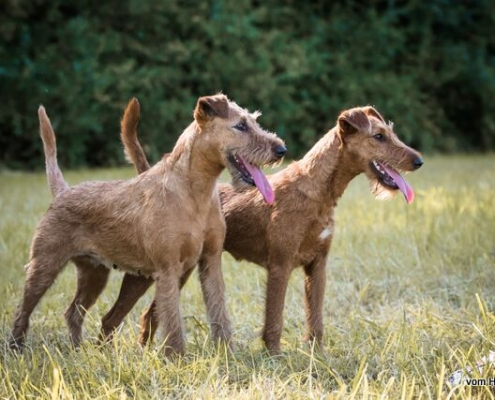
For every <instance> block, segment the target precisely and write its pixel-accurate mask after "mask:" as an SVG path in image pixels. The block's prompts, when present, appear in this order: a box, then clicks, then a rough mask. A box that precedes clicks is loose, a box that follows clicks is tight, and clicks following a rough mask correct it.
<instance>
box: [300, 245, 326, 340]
mask: <svg viewBox="0 0 495 400" xmlns="http://www.w3.org/2000/svg"><path fill="white" fill-rule="evenodd" d="M326 261H327V253H326V252H325V253H324V254H318V255H317V256H316V257H315V258H314V259H313V261H311V262H310V263H309V264H307V265H305V266H304V272H305V274H306V278H305V280H304V291H305V308H306V326H307V329H308V332H307V335H306V340H314V341H315V342H316V344H317V345H321V340H322V337H323V297H324V295H325V285H326Z"/></svg>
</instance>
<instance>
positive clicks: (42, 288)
mask: <svg viewBox="0 0 495 400" xmlns="http://www.w3.org/2000/svg"><path fill="white" fill-rule="evenodd" d="M48 250H49V249H48ZM67 262H68V257H67V258H65V257H63V256H60V257H58V258H57V257H55V256H54V255H53V253H51V252H50V251H45V252H43V253H42V254H36V255H33V256H32V257H31V261H30V262H29V264H28V265H27V268H26V281H25V284H24V294H23V298H22V301H21V303H20V304H19V306H18V308H17V311H16V313H15V316H14V324H13V329H12V336H11V339H10V343H9V345H10V348H12V349H14V350H22V348H23V347H24V341H25V337H26V334H27V331H28V329H29V317H30V316H31V314H32V312H33V311H34V309H35V307H36V306H37V304H38V303H39V301H40V300H41V298H42V297H43V295H44V294H45V293H46V291H47V290H48V288H49V287H50V286H51V285H52V284H53V282H54V281H55V279H56V278H57V276H58V274H59V272H60V271H61V270H62V269H63V267H64V266H65V265H66V264H67Z"/></svg>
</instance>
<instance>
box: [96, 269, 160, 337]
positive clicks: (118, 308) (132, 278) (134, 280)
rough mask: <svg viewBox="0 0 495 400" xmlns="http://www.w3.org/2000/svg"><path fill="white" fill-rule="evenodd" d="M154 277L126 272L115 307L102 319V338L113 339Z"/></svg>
mask: <svg viewBox="0 0 495 400" xmlns="http://www.w3.org/2000/svg"><path fill="white" fill-rule="evenodd" d="M153 282H154V281H153V278H151V277H146V276H138V275H132V274H125V275H124V279H123V280H122V286H121V287H120V292H119V297H118V298H117V301H116V302H115V304H114V305H113V307H112V308H111V309H110V311H108V313H106V315H105V316H104V317H103V318H102V320H101V334H100V340H109V339H111V337H112V335H113V332H114V331H115V329H116V328H117V327H118V326H119V325H120V324H121V323H122V321H123V320H124V318H125V316H126V315H127V314H128V313H129V311H131V309H132V307H134V305H135V304H136V302H137V301H138V300H139V299H140V298H141V296H143V295H144V294H145V293H146V291H147V290H148V288H149V287H150V286H151V285H152V284H153Z"/></svg>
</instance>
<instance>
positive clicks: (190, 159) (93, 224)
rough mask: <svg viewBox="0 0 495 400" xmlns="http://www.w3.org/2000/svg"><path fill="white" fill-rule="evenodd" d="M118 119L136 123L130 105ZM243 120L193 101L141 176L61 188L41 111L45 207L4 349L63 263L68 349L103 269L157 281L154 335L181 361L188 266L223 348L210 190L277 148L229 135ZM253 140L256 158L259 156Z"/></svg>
mask: <svg viewBox="0 0 495 400" xmlns="http://www.w3.org/2000/svg"><path fill="white" fill-rule="evenodd" d="M127 112H128V114H135V115H139V105H138V103H137V101H135V100H134V101H131V103H130V104H129V106H128V110H127ZM246 114H247V113H246V112H245V111H244V110H242V109H241V108H240V107H238V106H237V105H236V104H235V103H231V102H230V101H228V99H227V97H226V96H223V95H217V96H210V97H203V98H200V99H199V100H198V104H197V107H196V109H195V113H194V117H195V121H194V122H193V123H191V125H190V126H189V127H188V128H187V129H186V130H185V131H184V132H183V134H182V135H181V136H180V138H179V140H178V142H177V144H176V146H175V147H174V149H173V151H172V152H171V154H170V155H168V156H167V157H164V158H163V159H162V161H160V162H159V163H158V164H157V165H155V166H154V167H153V168H151V169H149V170H148V171H147V172H146V173H143V174H141V175H139V176H137V177H136V178H134V179H131V180H128V181H112V182H86V183H82V184H79V185H77V186H74V187H68V185H67V184H66V183H65V181H64V180H63V176H62V174H61V172H60V169H59V168H58V165H57V161H56V143H55V135H54V132H53V130H52V127H51V125H50V122H49V120H48V117H47V116H46V113H45V111H44V108H42V107H41V108H40V110H39V117H40V125H41V135H42V139H43V143H44V148H45V154H46V163H47V176H48V179H49V185H50V188H51V190H52V194H53V195H54V199H53V202H52V204H51V205H50V208H49V210H48V211H47V213H46V214H45V216H44V217H43V219H42V220H41V222H40V224H39V226H38V228H37V230H36V234H35V236H34V239H33V243H32V247H31V260H30V263H29V264H28V268H27V276H26V283H25V288H24V297H23V300H22V302H21V304H20V305H19V308H18V311H17V313H16V316H15V319H14V329H13V333H12V340H11V346H12V347H14V348H17V347H21V346H22V345H23V343H24V337H25V335H26V332H27V329H28V324H29V316H30V314H31V313H32V311H33V310H34V307H35V306H36V304H37V303H38V301H39V300H40V299H41V297H42V296H43V294H44V293H45V291H46V290H47V289H48V288H49V286H51V284H52V283H53V281H54V280H55V278H56V276H57V275H58V273H59V272H60V270H61V269H62V268H63V267H64V266H65V265H66V263H67V262H68V261H69V260H72V261H74V263H75V264H76V267H77V271H78V288H77V292H76V295H75V298H74V300H73V302H72V303H71V305H70V307H69V308H68V310H67V311H66V314H65V317H66V320H67V323H68V325H69V331H70V336H71V340H72V342H73V343H74V344H75V345H77V344H78V343H79V342H80V340H81V327H82V322H83V317H84V313H85V312H86V310H87V309H88V308H89V307H91V306H92V305H93V304H94V302H95V301H96V299H97V297H98V295H99V294H100V293H101V291H102V290H103V288H104V286H105V284H106V281H107V278H108V273H109V268H110V267H112V266H114V265H117V266H118V267H119V268H122V269H124V270H125V271H128V272H130V273H132V274H135V275H137V276H145V277H151V276H152V277H153V279H154V280H156V281H157V290H156V296H155V304H156V310H157V314H156V316H157V320H158V321H161V322H162V324H163V326H164V330H165V334H166V344H167V348H166V354H172V353H182V352H183V351H184V338H183V332H182V327H181V318H180V311H179V290H180V281H181V279H182V277H183V276H188V275H189V274H190V271H191V270H192V269H193V268H194V267H195V266H196V264H198V262H199V264H200V272H201V273H200V279H201V284H202V289H203V296H204V299H205V303H206V308H207V313H208V318H209V320H210V322H211V324H212V332H213V337H214V338H215V339H222V340H226V341H228V340H229V339H230V336H231V328H230V319H229V317H228V313H227V310H226V307H225V300H224V284H223V278H222V275H221V269H220V263H221V252H222V243H223V240H224V236H225V222H224V219H223V216H222V214H221V211H220V203H219V199H218V193H217V190H216V180H217V178H218V176H219V175H220V173H221V172H222V170H223V169H224V167H225V166H226V165H227V164H228V158H229V156H231V155H232V154H234V155H236V156H240V155H241V154H242V155H243V157H244V158H245V159H247V160H249V161H252V162H253V163H254V164H256V165H258V164H265V163H269V162H273V161H276V160H278V159H279V157H278V156H276V155H274V153H273V150H272V148H273V147H276V146H277V145H280V143H282V142H281V141H280V139H278V138H276V137H275V136H274V135H273V134H269V133H267V132H264V131H262V130H260V131H259V132H257V133H258V136H256V135H255V134H254V133H253V135H250V136H248V135H241V134H239V133H238V132H236V130H235V129H232V126H233V124H234V123H235V122H236V121H238V120H239V119H240V118H241V119H246V118H247V117H246ZM136 119H137V118H136ZM260 137H262V138H261V139H260ZM263 139H264V140H265V141H266V146H265V147H266V148H267V149H268V150H267V151H266V152H265V153H261V152H259V142H260V141H262V140H263ZM255 152H258V153H259V154H256V155H253V153H255ZM200 258H201V259H200ZM148 279H149V278H148Z"/></svg>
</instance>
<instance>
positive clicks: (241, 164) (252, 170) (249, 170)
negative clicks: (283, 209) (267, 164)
mask: <svg viewBox="0 0 495 400" xmlns="http://www.w3.org/2000/svg"><path fill="white" fill-rule="evenodd" d="M228 159H229V162H230V163H231V164H232V165H233V166H234V167H235V168H236V169H237V170H238V171H239V172H240V174H241V177H242V179H243V181H244V182H246V183H248V184H250V185H253V186H256V187H257V188H258V190H259V191H260V193H261V194H262V195H263V198H264V199H265V201H266V202H267V203H268V204H273V202H274V201H275V194H274V193H273V189H272V187H271V186H270V183H268V180H267V179H266V177H265V175H263V172H261V170H260V169H259V168H258V167H257V166H256V165H253V164H250V163H249V162H247V161H246V160H244V159H243V158H242V157H241V156H238V155H234V154H232V153H231V154H229V156H228Z"/></svg>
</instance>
